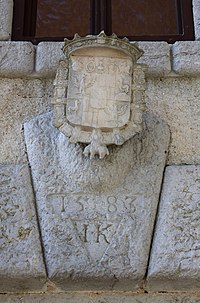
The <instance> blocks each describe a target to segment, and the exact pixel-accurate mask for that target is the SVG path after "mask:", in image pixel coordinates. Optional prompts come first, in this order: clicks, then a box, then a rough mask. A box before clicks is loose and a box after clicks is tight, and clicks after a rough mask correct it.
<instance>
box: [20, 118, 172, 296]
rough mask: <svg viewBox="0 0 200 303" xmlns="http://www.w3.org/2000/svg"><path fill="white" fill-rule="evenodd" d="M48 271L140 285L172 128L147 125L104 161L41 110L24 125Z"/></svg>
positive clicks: (70, 281) (54, 275)
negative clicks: (91, 157)
mask: <svg viewBox="0 0 200 303" xmlns="http://www.w3.org/2000/svg"><path fill="white" fill-rule="evenodd" d="M24 130H25V140H26V144H27V152H28V157H29V161H30V165H31V170H32V176H33V182H34V188H35V192H36V200H37V206H38V214H39V220H40V226H41V232H42V239H43V243H44V250H45V259H46V263H47V269H48V275H49V278H50V279H51V280H52V281H53V282H54V283H56V285H57V286H59V287H61V288H62V289H83V290H87V289H117V290H119V289H123V290H126V289H134V288H137V287H138V286H140V285H141V282H142V279H143V278H144V275H145V272H146V267H147V261H148V255H149V247H150V242H151V235H152V229H153V224H154V218H155V213H156V209H157V203H158V198H159V192H160V185H161V181H162V173H163V168H164V165H165V160H166V153H167V152H166V150H167V147H168V141H169V131H168V128H167V126H166V125H165V124H163V123H162V122H161V121H159V120H157V119H156V118H153V117H151V116H150V117H149V116H147V117H146V120H145V123H144V131H143V132H142V133H141V134H139V135H136V136H135V137H134V138H133V139H131V140H129V141H127V142H126V143H125V144H124V145H123V146H122V147H116V146H111V147H109V151H110V155H109V156H108V157H106V158H105V159H103V160H99V159H94V160H89V159H88V158H86V157H84V156H83V155H82V152H83V148H84V146H83V144H82V145H80V144H76V145H75V144H70V143H69V141H68V139H67V138H66V137H65V136H64V135H63V134H62V133H60V132H59V131H58V130H57V129H55V128H53V127H52V126H51V116H50V115H43V116H40V117H37V118H35V119H34V120H32V121H31V122H29V123H26V124H25V128H24Z"/></svg>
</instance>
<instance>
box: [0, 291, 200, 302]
mask: <svg viewBox="0 0 200 303" xmlns="http://www.w3.org/2000/svg"><path fill="white" fill-rule="evenodd" d="M66 302H67V303H122V302H124V303H161V302H162V303H199V302H200V297H199V295H198V294H197V295H195V294H193V295H187V294H184V295H181V294H134V293H131V292H128V293H116V292H107V293H106V292H104V293H100V292H98V293H87V292H83V293H76V292H74V293H68V294H58V293H57V294H30V295H0V303H66Z"/></svg>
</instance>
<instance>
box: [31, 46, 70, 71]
mask: <svg viewBox="0 0 200 303" xmlns="http://www.w3.org/2000/svg"><path fill="white" fill-rule="evenodd" d="M63 46H64V43H63V42H41V43H39V44H38V46H37V50H36V65H35V70H36V72H37V73H38V75H39V76H40V77H55V74H56V70H57V67H58V62H59V60H61V59H64V58H65V56H64V54H63V52H62V47H63Z"/></svg>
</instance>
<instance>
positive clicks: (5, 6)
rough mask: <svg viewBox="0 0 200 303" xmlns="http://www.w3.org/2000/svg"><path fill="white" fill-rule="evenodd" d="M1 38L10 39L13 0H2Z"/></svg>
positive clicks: (0, 7)
mask: <svg viewBox="0 0 200 303" xmlns="http://www.w3.org/2000/svg"><path fill="white" fill-rule="evenodd" d="M0 12H1V20H0V40H9V39H10V36H11V28H12V15H13V0H0Z"/></svg>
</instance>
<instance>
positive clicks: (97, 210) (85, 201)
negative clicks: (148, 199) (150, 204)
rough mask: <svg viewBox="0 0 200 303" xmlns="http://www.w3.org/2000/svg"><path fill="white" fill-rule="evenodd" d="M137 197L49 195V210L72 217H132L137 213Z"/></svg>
mask: <svg viewBox="0 0 200 303" xmlns="http://www.w3.org/2000/svg"><path fill="white" fill-rule="evenodd" d="M137 198H138V197H137V196H132V197H130V196H112V195H110V196H103V195H102V196H94V195H75V194H73V195H70V194H65V193H58V194H50V195H47V200H46V201H47V209H48V211H49V212H50V213H52V214H58V215H61V214H63V213H65V214H67V215H70V216H72V217H73V216H75V217H76V216H78V218H80V217H81V215H84V216H85V215H86V216H87V217H90V216H91V215H92V216H93V217H94V216H95V214H98V215H100V216H104V217H106V216H108V215H111V214H112V215H115V214H118V215H124V214H125V213H126V214H128V215H130V216H132V215H133V214H134V213H135V211H136V207H135V202H136V200H137Z"/></svg>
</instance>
